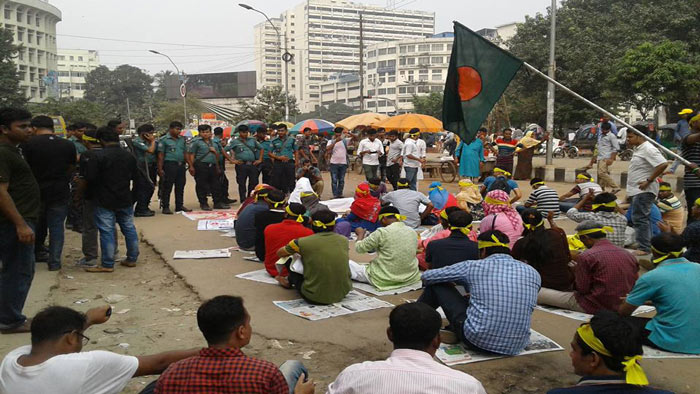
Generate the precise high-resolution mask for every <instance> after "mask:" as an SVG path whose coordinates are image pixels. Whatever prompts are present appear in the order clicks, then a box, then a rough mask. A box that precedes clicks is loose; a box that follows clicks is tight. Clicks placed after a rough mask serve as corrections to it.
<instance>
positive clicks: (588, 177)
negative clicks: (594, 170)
mask: <svg viewBox="0 0 700 394" xmlns="http://www.w3.org/2000/svg"><path fill="white" fill-rule="evenodd" d="M576 179H583V180H586V181H591V182H593V177H592V176H588V175H586V174H578V175H576Z"/></svg>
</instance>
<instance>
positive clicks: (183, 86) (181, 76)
mask: <svg viewBox="0 0 700 394" xmlns="http://www.w3.org/2000/svg"><path fill="white" fill-rule="evenodd" d="M148 52H151V53H152V54H154V55H160V56H165V57H166V58H168V60H170V63H171V64H172V65H173V67H175V71H177V75H178V78H179V79H180V95H181V96H182V104H183V108H184V111H185V127H187V124H188V123H189V122H188V120H187V77H186V76H185V71H184V70H183V71H182V73H180V68H179V67H178V66H177V64H175V62H174V61H173V59H171V58H170V56H168V55H166V54H164V53H160V52H158V51H155V50H153V49H149V50H148ZM163 81H165V75H164V76H163Z"/></svg>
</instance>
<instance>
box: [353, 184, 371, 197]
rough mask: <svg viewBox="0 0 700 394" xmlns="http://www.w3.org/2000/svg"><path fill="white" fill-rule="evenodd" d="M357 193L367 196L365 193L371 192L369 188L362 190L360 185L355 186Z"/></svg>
mask: <svg viewBox="0 0 700 394" xmlns="http://www.w3.org/2000/svg"><path fill="white" fill-rule="evenodd" d="M355 193H357V194H361V195H363V196H365V195H367V194H369V190H362V189H360V187H359V186H358V187H356V188H355Z"/></svg>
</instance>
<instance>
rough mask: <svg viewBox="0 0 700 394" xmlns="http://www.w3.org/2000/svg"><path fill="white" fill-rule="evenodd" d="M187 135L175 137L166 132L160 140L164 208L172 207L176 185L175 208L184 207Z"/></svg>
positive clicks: (159, 151) (159, 150)
mask: <svg viewBox="0 0 700 394" xmlns="http://www.w3.org/2000/svg"><path fill="white" fill-rule="evenodd" d="M186 150H187V148H186V142H185V137H183V136H178V137H177V138H173V137H171V136H170V134H165V135H164V136H163V137H161V139H160V140H159V141H158V154H159V155H163V192H162V193H161V205H162V206H163V210H166V209H169V208H170V192H171V191H172V190H173V185H174V186H175V210H176V211H180V210H182V208H183V202H184V194H185V182H186V181H187V177H186V176H185V173H186V168H185V163H186V162H185V152H186Z"/></svg>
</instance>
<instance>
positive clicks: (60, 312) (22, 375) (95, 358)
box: [0, 305, 199, 394]
mask: <svg viewBox="0 0 700 394" xmlns="http://www.w3.org/2000/svg"><path fill="white" fill-rule="evenodd" d="M110 315H111V308H110V307H109V305H105V306H102V307H98V308H93V309H90V310H89V311H87V313H84V314H83V313H81V312H78V311H75V310H73V309H70V308H65V307H61V306H51V307H48V308H46V309H44V310H42V311H41V312H39V313H38V314H37V315H36V316H35V317H34V319H33V320H32V323H31V336H32V344H31V345H26V346H22V347H19V348H17V349H15V350H13V351H11V352H10V353H8V354H7V356H5V359H4V360H3V361H2V364H0V392H2V393H18V394H21V393H27V394H28V393H56V394H62V393H65V394H68V393H102V394H107V393H120V392H121V391H122V390H123V389H124V387H125V386H126V384H127V383H129V380H130V379H131V378H132V377H136V376H143V375H154V374H160V373H161V372H163V371H164V370H165V369H166V368H167V367H168V366H169V365H170V364H172V363H174V362H176V361H179V360H182V359H184V358H188V357H191V356H194V355H196V354H198V352H199V348H198V349H191V350H180V351H172V352H166V353H160V354H154V355H150V356H139V357H133V356H124V355H121V354H117V353H112V352H107V351H102V350H93V351H88V352H81V350H82V349H83V346H85V345H87V344H88V343H89V342H90V338H88V337H87V336H85V330H87V329H88V327H90V326H91V325H93V324H101V323H104V322H106V321H107V320H109V317H110Z"/></svg>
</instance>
